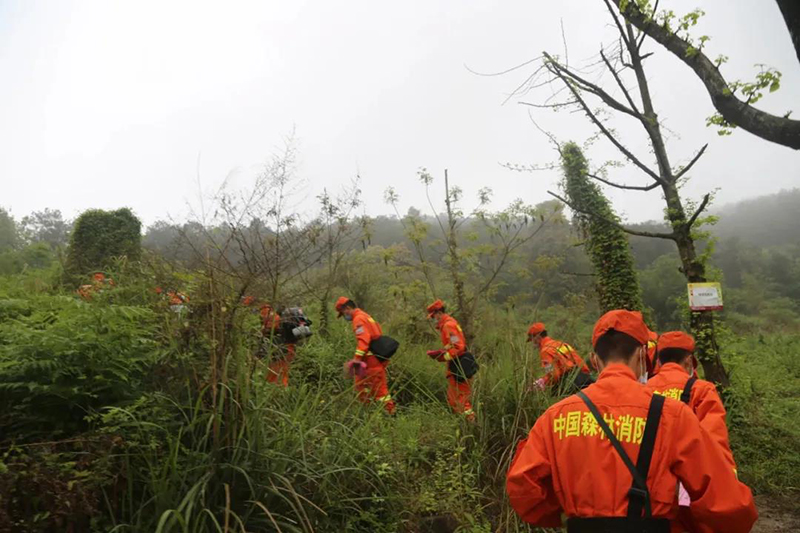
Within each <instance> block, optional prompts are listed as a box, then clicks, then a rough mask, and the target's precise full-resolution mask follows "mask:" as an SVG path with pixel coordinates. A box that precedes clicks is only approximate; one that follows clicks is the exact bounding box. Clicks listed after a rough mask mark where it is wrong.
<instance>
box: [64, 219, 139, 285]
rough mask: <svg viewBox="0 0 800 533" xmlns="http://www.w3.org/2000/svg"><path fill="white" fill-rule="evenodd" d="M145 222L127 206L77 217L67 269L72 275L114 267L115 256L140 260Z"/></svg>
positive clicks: (83, 274)
mask: <svg viewBox="0 0 800 533" xmlns="http://www.w3.org/2000/svg"><path fill="white" fill-rule="evenodd" d="M141 231H142V223H141V222H140V221H139V219H138V218H136V215H134V214H133V212H132V211H131V210H130V209H128V208H123V209H117V210H116V211H103V210H102V209H90V210H88V211H84V212H83V213H81V215H80V216H79V217H78V218H77V219H76V220H75V227H74V229H73V231H72V236H71V237H70V242H69V251H68V255H67V270H68V273H69V274H70V275H71V276H73V277H80V276H85V275H87V274H89V273H91V272H92V271H94V270H104V269H106V268H108V267H109V266H111V264H112V261H113V258H119V257H126V258H127V259H128V261H137V260H139V258H140V257H141V254H142V235H141Z"/></svg>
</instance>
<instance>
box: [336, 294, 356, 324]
mask: <svg viewBox="0 0 800 533" xmlns="http://www.w3.org/2000/svg"><path fill="white" fill-rule="evenodd" d="M334 307H335V308H336V313H337V316H343V317H344V319H345V320H347V321H350V320H353V312H354V311H355V310H356V309H357V306H356V303H355V302H354V301H353V300H351V299H350V298H348V297H346V296H340V297H339V299H338V300H336V305H335V306H334Z"/></svg>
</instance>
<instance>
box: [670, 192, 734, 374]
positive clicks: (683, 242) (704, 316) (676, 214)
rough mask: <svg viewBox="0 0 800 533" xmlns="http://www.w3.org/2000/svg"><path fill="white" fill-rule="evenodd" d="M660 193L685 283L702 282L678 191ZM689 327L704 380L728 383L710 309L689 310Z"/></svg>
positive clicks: (703, 276) (703, 274)
mask: <svg viewBox="0 0 800 533" xmlns="http://www.w3.org/2000/svg"><path fill="white" fill-rule="evenodd" d="M663 189H664V196H665V198H666V200H667V205H668V206H669V207H668V209H667V213H668V215H667V217H668V218H669V221H670V223H671V224H672V227H673V228H675V235H676V239H675V244H676V245H677V246H678V254H679V255H680V258H681V265H682V268H681V270H682V271H683V274H684V276H686V281H687V282H689V283H705V282H706V281H708V279H707V278H706V269H705V265H704V264H703V262H702V261H701V260H699V259H698V258H697V251H696V249H695V244H694V238H693V237H692V235H691V228H690V227H688V221H687V219H686V214H685V212H684V210H683V205H682V204H681V200H680V197H679V196H678V191H677V189H676V188H675V186H674V185H673V186H670V187H664V188H663ZM689 328H690V329H691V331H692V334H693V335H694V338H695V343H696V348H695V355H696V356H697V359H698V360H699V361H700V363H701V364H702V365H703V372H704V374H705V378H706V379H707V380H708V381H713V382H714V383H718V384H719V385H721V386H722V387H727V386H728V385H730V378H729V377H728V373H727V372H726V371H725V366H724V365H723V364H722V359H721V358H720V355H719V346H717V341H716V336H715V335H714V315H713V311H690V317H689Z"/></svg>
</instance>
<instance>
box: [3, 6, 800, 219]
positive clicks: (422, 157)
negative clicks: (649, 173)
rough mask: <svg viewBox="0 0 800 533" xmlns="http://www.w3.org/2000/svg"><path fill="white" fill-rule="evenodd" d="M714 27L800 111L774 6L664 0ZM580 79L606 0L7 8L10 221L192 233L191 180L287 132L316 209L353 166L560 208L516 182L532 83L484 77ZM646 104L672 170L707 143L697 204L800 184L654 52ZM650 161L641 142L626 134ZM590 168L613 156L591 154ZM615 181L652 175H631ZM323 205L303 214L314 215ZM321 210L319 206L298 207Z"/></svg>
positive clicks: (380, 178) (740, 62)
mask: <svg viewBox="0 0 800 533" xmlns="http://www.w3.org/2000/svg"><path fill="white" fill-rule="evenodd" d="M662 6H664V7H668V8H672V9H675V10H676V11H678V12H683V11H685V10H688V9H690V8H691V7H694V6H700V7H702V8H703V9H705V11H706V12H707V16H706V17H705V18H704V19H703V22H702V24H701V26H699V27H698V30H697V33H698V34H703V33H705V34H708V35H710V36H711V37H712V40H711V42H710V43H709V44H708V50H709V55H712V56H716V55H717V54H718V53H724V54H726V55H728V56H730V63H729V64H728V65H726V67H725V68H724V71H723V72H724V73H725V74H726V75H727V76H728V78H729V79H736V78H746V79H752V77H753V76H754V74H755V72H756V68H755V67H754V66H753V65H754V64H756V63H766V64H768V65H770V66H773V67H776V68H777V69H779V70H780V71H782V72H783V88H782V89H781V90H780V91H779V92H778V93H776V94H773V95H770V96H768V97H767V98H765V99H764V100H762V102H763V104H762V103H759V105H760V106H761V107H763V108H764V109H767V110H771V111H775V112H780V113H783V112H786V111H788V110H790V109H792V106H794V108H795V111H796V112H797V113H800V109H799V108H800V65H798V62H797V60H796V58H795V56H794V52H793V50H792V48H791V44H790V41H789V37H788V33H787V31H786V29H785V27H784V26H783V22H782V19H781V18H780V13H779V11H778V8H777V7H776V6H775V4H774V2H772V1H767V0H764V1H760V2H756V1H753V0H692V1H691V2H686V1H680V2H678V1H677V0H664V1H662ZM561 20H563V24H564V28H565V32H566V38H567V41H568V46H569V57H570V61H571V63H572V64H575V63H578V62H579V60H581V59H586V58H589V57H590V56H592V55H594V54H596V53H597V51H598V47H599V44H600V43H602V42H604V41H608V38H609V37H611V36H613V30H612V29H611V28H610V27H609V26H608V24H609V22H610V19H609V18H608V15H607V13H606V12H605V8H604V7H603V4H602V2H601V1H600V0H570V1H561V2H533V1H531V0H527V1H504V2H497V1H494V0H492V1H490V0H475V1H471V2H453V1H444V0H425V1H417V0H411V1H406V2H385V1H375V0H350V1H346V2H331V1H329V0H328V1H326V0H305V1H300V0H293V1H289V0H284V1H281V2H278V1H269V0H265V1H253V2H245V1H237V2H198V1H192V2H189V1H187V2H178V1H172V2H167V1H163V0H160V1H141V0H137V1H135V2H134V1H100V0H96V1H83V0H53V1H45V0H41V1H29V0H18V1H17V0H0V206H4V207H7V208H10V209H11V210H12V213H13V214H14V215H15V216H17V217H21V216H24V215H25V214H27V213H29V212H30V211H32V210H39V209H43V208H45V207H53V208H60V209H61V210H62V212H64V214H65V216H67V217H70V218H71V217H74V216H76V215H77V214H78V213H80V211H82V210H84V209H86V208H90V207H98V208H116V207H120V206H130V207H132V208H133V209H134V210H135V211H136V213H137V214H139V216H140V217H141V218H142V219H143V221H144V222H145V223H147V224H149V223H152V222H154V221H155V220H157V219H161V218H166V217H167V216H172V217H175V218H178V219H180V218H182V217H184V216H185V215H186V212H187V208H186V205H187V202H192V203H196V201H197V186H196V170H197V162H198V156H199V160H200V166H199V168H200V177H201V180H202V183H203V187H204V188H205V189H206V190H209V191H210V190H213V189H214V188H215V187H216V186H217V185H218V184H219V183H220V182H221V181H222V179H223V178H224V177H225V176H226V175H227V174H228V173H229V172H231V171H235V172H236V183H237V184H239V185H246V184H247V183H248V182H249V181H250V180H252V177H253V176H254V175H255V174H256V173H257V172H258V171H259V168H260V167H261V166H262V165H263V163H264V162H265V161H266V160H267V159H268V157H269V155H270V153H272V152H273V151H274V149H275V148H276V147H277V146H279V145H280V142H281V139H282V137H284V136H285V135H286V134H287V133H288V132H290V131H291V130H292V129H293V128H295V129H296V133H297V137H298V138H299V140H300V144H299V149H300V153H301V166H300V173H301V175H302V176H303V177H304V178H306V179H307V180H308V181H309V183H310V189H309V191H308V197H309V198H313V196H314V195H315V194H316V193H318V192H319V191H320V190H321V189H322V187H323V186H327V187H328V188H329V189H331V188H333V189H335V188H336V187H337V186H339V185H340V184H343V183H346V182H348V181H349V180H350V179H351V178H352V177H353V176H354V175H355V174H356V173H360V175H361V176H362V179H363V183H362V188H363V191H364V199H365V200H366V211H367V213H369V214H372V215H375V214H380V213H385V212H388V209H387V206H385V205H384V204H383V201H382V197H383V191H384V189H385V188H386V187H387V186H389V185H392V186H395V187H396V188H397V190H398V192H399V193H400V195H401V209H402V210H403V211H405V209H406V208H407V207H408V206H409V205H412V204H414V205H418V206H420V207H422V202H421V201H420V192H421V186H420V185H419V183H418V182H417V180H416V175H415V172H416V170H417V168H418V167H420V166H425V167H427V168H428V169H429V170H430V171H431V172H432V173H433V174H434V175H435V176H436V177H440V176H441V174H442V171H443V169H444V168H448V169H449V171H450V176H451V179H452V180H453V181H455V182H456V183H458V184H459V185H461V186H462V188H463V189H464V190H465V194H466V200H467V202H466V203H467V205H468V204H469V203H470V202H471V201H472V199H473V198H474V196H475V193H476V191H477V190H478V189H479V188H480V187H483V186H487V185H489V186H491V187H492V188H493V189H494V191H495V204H494V205H495V207H498V208H499V207H502V206H503V205H504V204H506V203H508V202H509V201H511V200H512V199H514V198H516V197H521V198H523V199H524V200H525V201H527V202H530V203H537V202H540V201H543V200H545V199H547V198H548V197H547V195H546V192H545V191H546V189H548V188H550V189H553V188H555V187H556V186H557V182H558V180H559V175H558V172H557V171H549V172H540V173H537V174H521V173H515V172H512V171H509V170H506V169H505V168H503V167H501V166H500V164H499V163H501V162H515V163H523V164H524V163H546V162H548V161H552V160H553V157H554V154H553V152H552V149H551V147H550V145H549V144H548V142H547V140H546V139H545V138H544V137H543V136H542V134H541V133H539V132H538V131H537V130H536V129H535V128H534V127H533V126H532V124H531V122H530V120H529V117H528V110H527V108H524V107H523V106H520V105H518V104H517V103H516V102H517V101H518V99H513V100H512V101H510V102H509V103H507V104H506V105H501V104H502V102H503V100H504V99H505V97H506V95H507V93H508V92H509V91H510V90H512V89H513V88H514V87H515V86H516V84H518V83H519V82H520V81H521V80H522V79H523V78H524V77H525V76H526V75H527V74H528V73H529V72H530V71H519V72H515V73H513V74H509V75H506V76H501V77H480V76H476V75H475V74H472V73H470V72H469V71H468V70H467V69H466V68H465V65H468V66H469V67H470V68H472V69H474V70H476V71H482V72H492V71H500V70H503V69H505V68H507V67H510V66H513V65H515V64H518V63H521V62H523V61H525V60H527V59H530V58H533V57H536V56H538V55H539V54H540V53H541V51H542V50H547V51H551V52H554V53H563V45H562V39H561V30H560V21H561ZM652 49H653V50H654V51H655V52H656V56H654V57H653V58H652V59H651V60H649V65H648V67H649V74H650V77H651V80H652V84H653V88H654V95H655V103H656V106H657V108H658V111H659V113H660V116H661V117H662V118H663V119H665V120H666V124H667V126H668V127H669V128H670V130H671V131H672V137H671V140H670V152H671V154H672V159H673V163H674V164H675V165H677V164H679V163H681V162H685V161H686V160H688V159H689V158H690V157H691V155H692V153H693V152H694V151H695V150H696V149H697V148H699V147H700V146H701V145H702V144H703V143H705V142H708V143H710V147H709V151H708V154H707V155H706V157H705V158H704V159H703V160H702V161H701V162H700V163H699V164H698V165H697V166H696V167H695V170H694V172H693V180H692V181H691V182H690V183H689V185H687V186H686V189H685V191H686V194H687V195H689V196H690V197H693V198H697V197H700V196H701V195H702V194H703V193H705V192H707V191H709V190H712V189H715V188H720V192H719V195H718V200H717V203H718V204H723V203H727V202H731V201H735V200H739V199H742V198H745V197H749V196H752V195H759V194H766V193H770V192H775V191H779V190H781V189H785V188H792V187H796V186H798V185H800V154H798V153H796V152H794V151H792V150H789V149H787V148H783V147H780V146H777V145H773V144H770V143H768V142H766V141H763V140H761V139H758V138H756V137H753V136H751V135H750V134H748V133H746V132H743V131H737V132H736V133H734V135H733V136H732V137H726V138H720V137H718V136H717V135H716V133H715V132H714V131H713V130H710V129H708V128H706V127H705V118H706V117H707V116H708V115H710V114H711V112H712V108H711V105H710V102H709V99H708V97H707V96H706V94H705V93H704V92H703V91H702V87H701V85H700V83H699V82H698V81H697V80H696V79H695V78H694V77H693V74H692V73H691V72H690V71H689V70H688V69H687V68H686V67H684V66H683V65H682V64H680V63H679V62H678V61H677V60H675V59H674V58H672V57H671V56H669V55H668V54H667V53H666V52H664V51H662V50H661V49H660V48H658V47H657V46H656V45H653V46H652ZM535 116H536V117H537V121H539V122H540V123H541V124H542V125H544V126H546V127H548V128H549V129H552V130H553V131H555V132H556V133H557V134H558V135H559V138H561V139H562V140H566V139H570V138H572V139H576V140H579V141H582V140H584V139H586V138H587V137H589V136H590V135H591V134H592V133H593V130H592V129H591V127H590V126H589V124H588V122H586V120H585V119H584V118H583V117H581V116H568V115H564V114H559V115H553V114H551V113H549V112H547V111H539V112H537V113H536V115H535ZM621 131H622V132H623V133H626V134H627V133H631V135H626V137H627V138H628V139H630V144H631V145H632V146H633V147H636V148H637V149H638V150H639V153H640V154H642V156H643V157H645V158H648V155H647V150H646V145H645V143H644V142H643V139H642V137H641V133H640V130H638V129H630V130H629V129H626V128H623V129H622V130H621ZM590 157H592V159H593V160H594V161H597V162H600V161H602V160H604V159H608V158H615V159H619V156H618V155H617V154H616V153H615V152H614V150H613V148H611V147H610V146H609V145H608V144H607V143H604V142H601V143H598V144H597V145H596V146H595V147H594V148H593V149H592V151H591V153H590ZM612 177H614V178H615V179H618V180H619V181H623V182H635V181H637V180H638V181H639V182H640V183H644V180H645V178H644V177H642V176H641V175H640V174H639V173H637V172H636V171H634V170H633V169H624V170H620V171H619V172H617V173H616V174H614V175H613V176H612ZM612 197H613V198H614V200H615V205H616V206H617V208H618V209H619V210H620V211H621V212H622V213H624V214H625V215H626V216H627V217H628V218H629V220H631V221H638V220H643V219H653V218H660V216H661V215H660V213H661V209H662V202H661V199H660V195H659V194H658V193H657V192H652V193H649V194H642V193H635V192H624V193H619V192H615V193H613V194H612ZM309 201H310V200H309ZM307 207H308V208H309V209H310V206H307Z"/></svg>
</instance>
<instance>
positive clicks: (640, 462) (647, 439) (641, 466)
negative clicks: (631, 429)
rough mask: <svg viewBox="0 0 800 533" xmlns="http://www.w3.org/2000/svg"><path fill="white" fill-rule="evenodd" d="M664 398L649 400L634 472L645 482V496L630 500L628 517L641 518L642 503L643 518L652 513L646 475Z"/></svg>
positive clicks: (654, 396)
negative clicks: (637, 472) (636, 471)
mask: <svg viewBox="0 0 800 533" xmlns="http://www.w3.org/2000/svg"><path fill="white" fill-rule="evenodd" d="M664 399H665V397H664V396H661V395H660V394H654V395H653V398H652V399H651V400H650V408H649V409H648V410H647V422H645V425H644V435H643V436H642V444H641V446H639V457H638V458H637V460H636V470H638V471H639V475H640V476H641V477H642V479H644V480H645V494H644V495H639V496H642V497H640V498H632V499H631V500H630V502H628V516H629V517H631V516H632V517H637V518H638V517H641V516H642V501H644V511H645V517H646V518H651V517H652V513H651V510H650V494H649V492H647V485H646V483H647V474H648V472H649V471H650V461H651V460H652V458H653V450H654V449H655V445H656V434H657V433H658V426H659V425H660V422H661V412H662V411H663V410H664ZM637 490H638V489H637V488H636V486H635V485H634V486H632V487H631V491H630V494H631V495H633V494H636V493H637Z"/></svg>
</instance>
